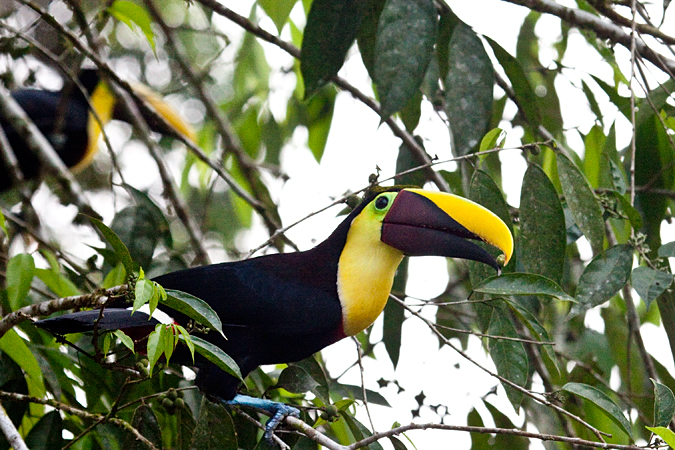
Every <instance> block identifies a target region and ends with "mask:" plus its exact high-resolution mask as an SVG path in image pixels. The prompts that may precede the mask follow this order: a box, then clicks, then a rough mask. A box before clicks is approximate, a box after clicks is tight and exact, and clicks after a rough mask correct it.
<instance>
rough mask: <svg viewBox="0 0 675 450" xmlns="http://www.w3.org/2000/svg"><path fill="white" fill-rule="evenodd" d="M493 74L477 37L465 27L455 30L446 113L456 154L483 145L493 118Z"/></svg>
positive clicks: (486, 55)
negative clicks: (483, 139)
mask: <svg viewBox="0 0 675 450" xmlns="http://www.w3.org/2000/svg"><path fill="white" fill-rule="evenodd" d="M493 85H494V71H493V69H492V63H491V62H490V57H489V56H488V54H487V53H486V52H485V48H484V47H483V43H482V42H481V40H480V38H479V37H478V35H476V33H475V32H474V31H473V30H472V29H471V28H470V27H469V26H467V25H465V24H464V23H460V24H459V25H457V26H456V27H455V28H454V31H453V33H452V37H451V38H450V44H449V50H448V74H447V76H446V78H445V86H446V91H445V112H446V114H447V115H448V121H449V122H450V129H451V130H452V140H453V146H452V150H453V154H454V155H455V156H464V155H466V154H468V153H470V152H471V151H472V150H473V149H474V148H475V147H477V146H478V144H479V143H480V139H481V138H482V137H483V135H484V134H485V132H486V131H487V127H488V124H489V123H490V118H491V117H492V99H493V92H492V91H493Z"/></svg>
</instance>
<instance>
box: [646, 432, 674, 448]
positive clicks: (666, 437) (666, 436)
mask: <svg viewBox="0 0 675 450" xmlns="http://www.w3.org/2000/svg"><path fill="white" fill-rule="evenodd" d="M645 428H646V429H648V430H649V431H651V432H652V433H654V434H656V435H657V436H658V437H660V438H661V439H663V442H665V443H666V444H668V447H670V448H675V433H673V431H672V430H670V429H669V428H666V427H645Z"/></svg>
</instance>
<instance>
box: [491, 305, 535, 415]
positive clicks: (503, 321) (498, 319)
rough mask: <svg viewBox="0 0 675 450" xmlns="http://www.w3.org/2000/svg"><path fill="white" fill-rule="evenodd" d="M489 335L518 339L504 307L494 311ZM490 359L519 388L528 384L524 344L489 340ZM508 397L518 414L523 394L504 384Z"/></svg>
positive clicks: (497, 307)
mask: <svg viewBox="0 0 675 450" xmlns="http://www.w3.org/2000/svg"><path fill="white" fill-rule="evenodd" d="M488 334H489V335H491V336H503V337H509V338H518V337H519V336H518V332H517V331H516V329H515V327H514V326H513V324H512V323H511V319H510V317H509V314H508V310H506V308H504V305H503V304H501V302H500V305H499V306H495V307H494V308H493V310H492V317H491V319H490V326H489V327H488ZM489 346H490V357H491V358H492V361H493V362H494V363H495V367H496V368H497V373H498V374H499V375H500V376H502V377H504V378H506V379H507V380H509V381H511V382H512V383H514V384H517V385H518V386H521V387H524V386H525V384H526V383H527V375H528V359H527V352H526V351H525V347H524V346H523V343H522V342H518V341H513V340H510V339H509V340H507V339H493V338H490V339H489ZM503 385H504V389H505V390H506V396H507V397H508V398H509V400H510V401H511V404H512V405H513V407H514V409H515V410H516V412H518V411H519V409H520V404H521V402H522V401H523V392H521V391H519V390H517V389H515V388H513V387H512V386H510V385H508V384H506V383H504V384H503Z"/></svg>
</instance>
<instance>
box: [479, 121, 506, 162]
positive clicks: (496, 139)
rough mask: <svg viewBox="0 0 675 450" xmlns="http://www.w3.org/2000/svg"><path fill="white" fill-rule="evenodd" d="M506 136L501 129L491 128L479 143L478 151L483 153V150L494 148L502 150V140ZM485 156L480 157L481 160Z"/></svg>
mask: <svg viewBox="0 0 675 450" xmlns="http://www.w3.org/2000/svg"><path fill="white" fill-rule="evenodd" d="M505 138H506V134H505V133H504V130H502V129H501V128H493V129H491V130H490V131H488V132H487V133H485V136H483V139H481V141H480V147H478V151H480V152H484V151H485V150H492V149H494V148H502V147H503V146H504V139H505ZM485 156H487V155H482V156H481V158H484V157H485Z"/></svg>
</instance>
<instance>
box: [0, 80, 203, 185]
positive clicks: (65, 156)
mask: <svg viewBox="0 0 675 450" xmlns="http://www.w3.org/2000/svg"><path fill="white" fill-rule="evenodd" d="M78 79H79V81H80V83H81V84H82V86H83V87H84V89H85V91H86V96H85V94H84V93H83V92H82V91H80V89H79V88H78V87H77V86H68V88H64V89H63V90H61V91H47V90H42V89H19V90H17V91H14V92H12V97H14V99H15V100H16V102H17V103H18V104H19V106H21V108H23V110H24V111H25V112H26V114H27V115H28V117H30V119H31V120H32V121H33V122H34V123H35V125H36V126H37V127H38V128H39V129H40V131H41V132H42V134H44V136H45V137H46V138H47V139H48V140H49V142H50V143H51V145H52V147H54V150H55V151H56V153H57V154H58V155H59V157H60V158H61V160H62V161H63V163H64V164H65V166H66V167H69V168H70V169H71V170H73V171H78V170H81V169H82V168H84V167H86V166H87V165H88V164H89V163H90V162H91V160H92V159H93V157H94V155H95V154H96V150H97V148H98V145H99V142H98V141H99V137H100V135H101V125H106V124H107V123H108V122H110V120H112V119H119V120H126V119H127V116H126V114H125V111H124V110H123V109H122V108H121V107H120V105H119V104H118V103H117V102H116V99H115V97H114V96H113V94H112V92H111V91H110V88H109V87H108V86H107V85H106V83H105V82H103V81H102V80H101V78H100V76H99V74H98V71H97V70H94V69H83V70H82V71H81V72H80V75H79V77H78ZM133 89H134V91H135V92H136V93H137V94H138V95H139V96H140V97H141V98H143V99H144V100H145V101H146V102H147V103H148V104H149V105H150V106H151V107H152V108H154V109H155V112H156V113H157V114H158V115H160V116H161V117H163V118H164V119H165V120H166V122H167V123H168V124H169V125H170V126H171V127H172V129H168V130H167V127H165V126H162V125H161V124H158V123H156V122H153V121H152V120H150V119H151V118H149V117H146V120H148V123H149V125H150V126H151V128H153V130H154V131H158V132H160V133H165V134H172V133H175V132H178V133H181V134H183V135H185V136H186V137H188V138H189V139H191V140H194V139H195V136H194V131H193V130H192V128H191V127H190V126H189V125H188V124H186V123H185V122H184V121H183V120H182V119H181V117H180V116H179V115H178V113H177V112H176V111H174V110H173V109H172V108H171V107H170V106H169V105H168V104H166V103H165V102H164V101H163V100H162V99H161V97H160V96H159V95H158V94H157V93H155V92H154V91H152V90H151V89H150V88H148V87H146V86H144V85H141V84H136V85H133ZM87 100H89V102H91V106H92V108H93V110H94V111H95V112H96V115H94V114H93V113H92V112H91V111H90V107H89V102H88V101H87ZM97 116H98V118H99V119H100V123H99V121H98V120H97V119H96V117H97ZM127 121H128V120H127ZM0 127H1V128H2V130H3V131H4V132H5V134H6V135H7V138H8V141H9V144H10V147H11V150H12V152H13V153H14V156H15V157H16V159H17V161H18V163H19V168H20V169H21V172H22V175H23V177H24V179H27V180H29V179H35V178H37V177H38V176H39V175H40V172H41V170H42V165H41V163H40V161H39V159H38V157H37V155H35V154H34V153H33V152H32V151H31V150H30V148H29V147H28V145H27V144H26V142H25V140H24V137H23V136H21V135H20V134H19V133H18V132H17V131H16V130H15V129H14V128H12V127H11V126H10V125H9V123H8V122H7V121H6V120H5V119H4V118H2V117H0ZM11 180H12V179H11V177H10V176H9V167H7V166H6V164H5V163H4V162H3V158H0V192H1V191H4V190H7V189H9V188H11V187H12V182H11Z"/></svg>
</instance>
